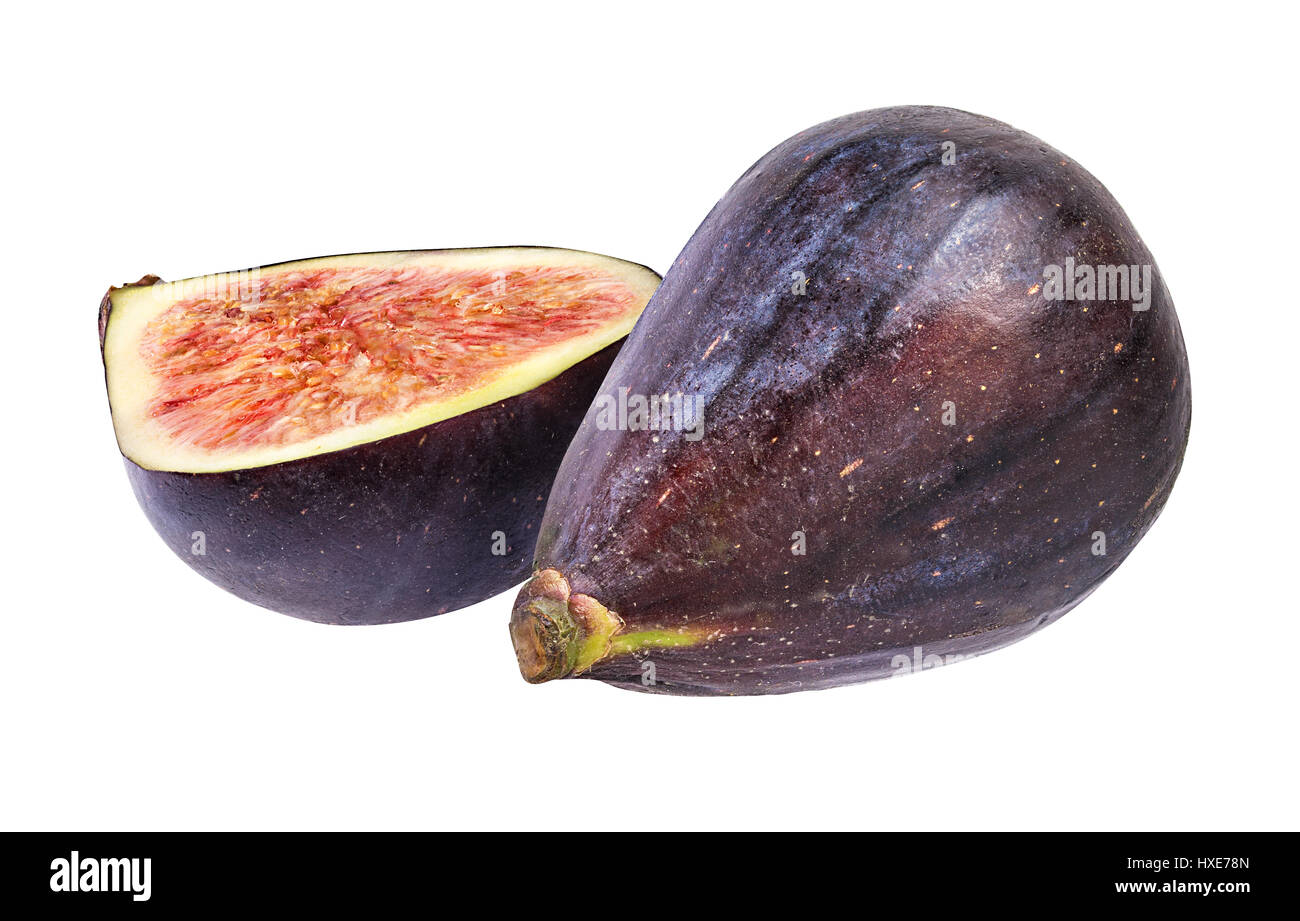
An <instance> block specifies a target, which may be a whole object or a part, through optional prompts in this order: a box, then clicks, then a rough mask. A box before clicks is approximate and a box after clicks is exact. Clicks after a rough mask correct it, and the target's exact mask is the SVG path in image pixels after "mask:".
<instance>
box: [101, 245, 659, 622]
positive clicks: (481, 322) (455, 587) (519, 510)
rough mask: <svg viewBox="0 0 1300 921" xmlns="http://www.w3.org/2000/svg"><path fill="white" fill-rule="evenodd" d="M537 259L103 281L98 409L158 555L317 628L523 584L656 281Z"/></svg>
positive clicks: (437, 258) (442, 258) (519, 254)
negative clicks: (553, 501)
mask: <svg viewBox="0 0 1300 921" xmlns="http://www.w3.org/2000/svg"><path fill="white" fill-rule="evenodd" d="M658 282H659V278H658V276H657V275H656V274H655V273H654V272H652V271H651V270H649V269H647V268H645V267H644V266H640V265H636V264H633V263H629V262H624V261H622V260H617V259H612V258H609V257H606V256H600V255H595V254H592V253H584V252H577V251H572V250H563V249H550V248H541V247H497V248H486V249H459V250H426V251H416V252H389V253H364V254H355V255H345V256H330V257H324V258H319V259H308V260H303V261H298V262H288V263H281V264H279V265H273V266H267V267H262V268H257V269H250V270H246V271H241V272H231V273H225V274H221V275H209V276H204V277H199V278H191V279H186V280H184V281H178V282H162V281H160V280H158V279H157V278H154V277H152V276H149V277H146V278H144V279H142V280H141V281H140V282H138V283H136V284H133V285H126V286H124V287H120V288H113V289H111V290H110V291H109V292H108V294H107V295H106V296H105V297H104V300H103V303H102V305H101V307H100V318H99V328H100V344H101V348H102V351H103V358H104V367H105V374H106V378H107V384H108V395H109V403H110V406H111V409H112V414H113V425H114V429H115V430H116V433H117V440H118V445H119V447H120V449H121V452H122V454H123V456H124V458H125V460H126V468H127V473H128V475H129V477H130V480H131V484H132V486H133V488H134V490H135V493H136V496H137V498H138V499H139V500H140V504H141V505H142V507H143V508H144V510H145V513H146V514H147V515H148V517H149V519H150V521H151V522H152V523H153V525H154V527H155V528H156V529H157V530H158V532H159V534H160V535H162V537H163V539H164V540H165V541H166V542H167V543H168V545H169V546H171V548H172V549H173V550H174V551H175V552H176V553H177V554H178V555H179V556H180V557H181V558H182V559H184V560H185V561H186V562H187V563H189V564H190V565H191V566H193V567H194V568H195V569H197V570H198V571H199V572H200V573H202V574H203V575H204V576H206V577H207V578H209V579H211V580H212V581H213V582H215V583H217V584H218V585H220V586H222V587H223V588H226V589H228V590H229V591H231V592H233V593H235V594H236V595H239V596H240V597H242V598H245V599H247V600H248V601H252V602H254V603H255V604H259V605H262V606H263V607H267V608H271V609H273V610H276V611H280V612H282V613H285V614H290V615H293V616H295V617H301V618H305V619H308V620H314V621H320V622H325V623H346V624H372V623H389V622H394V621H403V620H411V619H414V618H418V617H425V616H429V615H433V614H440V613H444V612H446V611H449V610H452V609H455V608H460V607H465V606H468V605H470V604H473V603H475V602H477V601H480V600H482V599H484V598H487V597H490V596H491V595H494V594H497V593H499V592H501V591H503V590H505V589H506V588H509V587H510V586H511V585H513V584H515V583H517V582H518V581H520V580H521V579H522V578H524V576H525V575H526V574H527V571H528V566H529V560H530V557H531V554H532V550H533V544H534V541H535V538H536V533H537V525H538V522H539V520H540V518H541V513H542V509H543V508H544V506H545V501H546V496H547V493H548V491H549V489H550V484H551V481H552V479H553V477H554V474H555V470H556V468H557V467H558V466H559V463H560V460H561V458H562V457H563V455H564V451H565V448H566V447H567V445H568V443H569V439H570V437H571V436H572V434H573V432H574V431H575V430H576V428H577V426H578V423H579V422H580V420H581V418H582V415H583V413H584V412H585V410H586V407H587V405H588V404H589V402H590V401H591V398H592V396H593V395H594V394H595V392H596V390H597V388H598V387H599V385H600V382H601V380H602V379H603V377H604V375H605V372H606V370H608V367H609V365H610V363H611V362H612V361H613V358H614V356H615V355H616V354H617V352H618V346H619V343H620V341H621V340H622V339H623V337H624V336H626V335H627V333H628V331H629V330H630V329H631V328H632V325H633V323H635V321H636V318H637V316H638V315H639V314H640V312H641V310H642V308H644V306H645V304H646V302H647V301H648V300H649V297H650V295H651V294H652V293H653V292H654V290H655V288H656V286H657V285H658Z"/></svg>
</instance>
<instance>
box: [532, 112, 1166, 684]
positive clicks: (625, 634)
mask: <svg viewBox="0 0 1300 921" xmlns="http://www.w3.org/2000/svg"><path fill="white" fill-rule="evenodd" d="M945 142H952V144H953V145H954V147H953V148H947V147H945ZM945 153H951V154H955V162H949V163H945V162H944V159H945V156H944V155H945ZM1068 257H1073V258H1074V259H1075V261H1076V262H1078V263H1080V264H1088V265H1094V266H1095V265H1125V266H1129V265H1137V266H1144V265H1149V266H1150V267H1151V275H1150V278H1151V290H1150V302H1149V309H1147V310H1145V311H1135V310H1134V309H1133V304H1132V303H1131V299H1130V300H1122V301H1107V300H1091V301H1062V300H1054V301H1048V300H1046V299H1045V298H1044V293H1045V292H1044V289H1043V285H1044V278H1045V276H1044V268H1045V266H1049V265H1058V266H1063V265H1065V261H1066V259H1067V258H1068ZM795 273H802V276H800V275H796V274H795ZM801 277H802V279H804V280H805V281H803V282H802V284H801V282H800V278H801ZM792 280H793V283H792ZM801 287H802V290H799V289H800V288H801ZM620 388H628V391H629V392H630V393H631V394H643V395H649V394H662V393H670V394H675V393H683V394H686V395H696V396H698V397H700V398H701V399H702V401H703V426H704V428H703V437H702V438H699V439H698V440H696V439H695V438H693V437H687V436H688V433H687V432H685V431H673V430H668V431H664V430H660V431H618V430H605V429H602V427H601V426H599V425H598V424H597V421H596V420H597V412H598V405H597V404H593V406H592V408H591V410H589V412H588V415H587V417H586V419H585V420H584V421H583V424H582V426H581V428H580V429H579V431H578V434H577V436H576V437H575V439H574V441H573V444H572V445H571V446H570V448H569V451H568V454H567V455H566V457H565V459H564V462H563V464H562V465H561V467H560V471H559V474H558V476H557V479H556V483H555V486H554V489H553V491H552V493H551V497H550V500H549V502H548V505H547V510H546V515H545V518H544V519H543V523H542V530H541V535H540V537H539V541H538V545H537V551H536V557H535V568H536V569H537V570H539V571H540V573H539V575H538V576H537V578H538V579H543V580H544V581H545V583H546V585H547V586H548V588H547V591H548V593H549V596H548V597H549V599H557V598H558V599H563V598H565V597H569V596H573V597H579V596H580V597H582V598H584V599H594V600H595V602H598V603H599V604H600V605H602V606H603V609H608V612H609V614H608V617H607V618H606V620H604V621H602V628H601V629H602V630H603V631H605V632H607V633H609V634H610V636H609V639H608V642H607V643H605V645H604V647H603V651H602V652H601V654H600V655H598V656H595V658H594V661H592V659H593V656H592V655H591V653H590V652H589V651H586V652H584V653H583V654H582V655H581V656H579V655H578V654H577V652H575V650H577V649H578V648H579V643H580V642H581V641H583V640H585V639H588V638H587V637H585V636H584V635H583V632H582V619H581V618H576V617H572V616H569V615H568V614H566V613H565V609H564V606H563V604H562V603H557V602H556V601H554V600H547V602H546V603H547V607H545V608H544V609H543V608H541V607H539V601H538V600H537V595H538V592H537V591H536V590H535V589H533V588H532V587H529V586H526V587H525V589H524V591H523V592H521V594H520V596H519V599H518V600H517V602H516V606H515V610H514V613H513V616H512V623H511V633H512V636H513V637H514V640H515V644H516V648H517V652H518V653H519V658H520V665H521V671H523V673H524V677H525V678H527V679H529V680H532V681H542V680H549V679H550V678H552V677H558V676H580V677H590V678H595V679H598V680H601V681H605V682H608V683H611V684H614V685H617V686H620V687H625V688H630V689H635V690H641V691H649V692H655V693H671V694H695V695H718V694H766V693H786V692H791V691H798V690H805V689H816V688H827V687H833V686H838V685H844V684H850V683H854V682H860V681H865V680H870V679H874V678H881V677H888V676H891V675H894V674H898V673H899V671H900V669H901V670H906V671H911V670H916V669H920V668H921V667H923V665H927V664H931V663H933V662H935V661H952V657H954V656H960V657H964V656H971V655H975V654H979V653H983V652H986V651H989V650H992V649H996V648H998V647H1000V646H1005V645H1007V644H1008V643H1011V642H1014V641H1015V640H1018V639H1021V638H1023V637H1025V636H1027V635H1028V634H1029V633H1031V632H1033V631H1035V630H1037V629H1039V628H1041V627H1043V626H1044V625H1046V624H1048V623H1051V622H1052V621H1054V620H1056V619H1057V618H1059V617H1060V616H1061V615H1063V614H1064V613H1065V612H1066V611H1068V610H1070V609H1071V608H1072V607H1074V606H1075V605H1076V604H1078V603H1079V602H1080V601H1081V600H1082V599H1083V598H1084V597H1086V596H1087V595H1088V594H1089V593H1090V592H1091V591H1093V590H1094V589H1095V588H1096V587H1097V585H1098V584H1099V583H1100V582H1101V581H1102V580H1104V579H1105V578H1106V577H1107V576H1108V575H1109V574H1110V573H1111V572H1113V571H1114V570H1115V568H1116V567H1117V566H1118V565H1119V564H1120V563H1121V562H1122V561H1123V560H1124V558H1125V557H1126V556H1127V555H1128V554H1129V553H1130V552H1131V551H1132V549H1133V547H1134V546H1135V545H1136V544H1137V542H1138V540H1139V539H1140V538H1141V537H1142V535H1143V534H1145V533H1146V531H1147V530H1148V529H1149V528H1150V526H1151V524H1152V522H1153V521H1154V520H1155V518H1156V516H1157V515H1158V514H1159V513H1160V510H1161V508H1162V507H1163V506H1164V503H1165V501H1166V499H1167V498H1168V496H1169V491H1170V489H1171V487H1172V485H1173V482H1174V479H1175V477H1176V476H1177V473H1178V469H1179V467H1180V465H1181V462H1182V457H1183V452H1184V450H1185V447H1186V443H1187V436H1188V430H1189V426H1190V420H1191V391H1190V383H1189V378H1188V364H1187V355H1186V350H1185V347H1184V344H1183V339H1182V333H1181V330H1180V328H1179V323H1178V319H1177V316H1176V315H1175V313H1174V308H1173V302H1172V300H1171V298H1170V295H1169V292H1168V290H1167V288H1166V287H1165V284H1164V281H1163V280H1162V279H1161V277H1160V273H1159V271H1158V270H1157V269H1156V267H1155V262H1154V260H1153V259H1152V257H1151V254H1150V252H1149V251H1148V250H1147V248H1146V246H1145V245H1144V244H1143V243H1142V241H1141V239H1140V238H1139V237H1138V235H1137V233H1136V231H1135V230H1134V229H1133V227H1132V225H1131V224H1130V222H1129V220H1128V218H1127V217H1126V216H1125V214H1124V212H1123V211H1122V210H1121V209H1120V207H1119V205H1118V204H1117V203H1116V202H1115V200H1114V199H1113V198H1112V197H1111V195H1110V194H1109V193H1108V192H1107V191H1106V189H1105V188H1104V187H1103V186H1102V185H1101V184H1100V183H1099V182H1098V181H1097V180H1096V179H1094V178H1093V177H1092V176H1091V175H1090V174H1088V173H1087V172H1086V171H1084V170H1083V169H1082V168H1081V167H1079V166H1078V165H1077V164H1075V163H1073V162H1072V161H1070V160H1069V159H1068V158H1067V157H1065V156H1064V155H1063V154H1061V153H1059V152H1058V151H1056V150H1053V149H1052V148H1050V147H1048V146H1047V145H1046V144H1044V143H1043V142H1042V141H1040V140H1038V139H1037V138H1034V137H1032V136H1030V135H1028V134H1025V133H1024V132H1021V131H1018V130H1016V129H1014V128H1012V127H1010V126H1008V125H1005V124H1003V123H1001V122H997V121H993V120H992V119H988V118H984V117H982V116H978V115H973V114H971V113H967V112H961V111H957V110H953V109H944V108H934V107H902V108H891V109H878V110H874V111H869V112H862V113H858V114H855V115H849V116H846V117H843V118H839V119H836V120H834V121H830V122H827V123H825V124H822V125H819V126H816V127H814V128H811V129H809V130H807V131H804V132H802V133H801V134H799V135H796V136H795V137H793V138H791V139H789V140H788V141H786V142H784V143H783V144H781V145H780V146H778V147H777V148H775V149H774V150H773V151H772V152H770V153H769V154H768V155H767V156H765V157H763V158H762V159H761V160H760V161H759V162H758V163H756V164H755V165H754V166H753V167H752V168H751V169H750V170H749V171H748V172H746V173H745V174H744V176H742V177H741V178H740V180H739V181H738V182H737V183H736V184H735V185H734V186H733V187H732V189H731V190H730V191H729V192H728V193H727V195H726V196H725V197H724V198H723V199H722V200H721V201H720V202H719V203H718V205H717V206H716V207H715V208H714V209H713V211H712V212H711V213H710V214H709V216H708V217H707V218H706V219H705V221H704V223H703V224H702V225H701V226H700V228H699V229H698V230H697V231H696V233H695V235H694V236H693V237H692V238H691V240H690V242H689V243H688V244H687V246H686V248H685V250H684V251H683V252H682V253H681V255H680V256H679V258H678V259H677V261H676V262H675V264H674V265H673V267H672V268H671V269H670V270H669V272H668V274H667V275H666V276H665V278H664V281H663V283H662V285H661V286H660V288H659V290H658V291H657V292H656V293H655V295H654V297H653V298H652V299H651V301H650V303H649V305H648V307H647V308H646V310H645V312H644V313H643V314H642V316H641V319H640V320H639V321H638V323H637V325H636V328H635V329H634V330H633V332H632V334H631V335H630V336H629V338H628V340H627V343H626V344H625V346H624V348H623V350H622V352H621V353H620V355H619V356H618V358H617V359H616V361H615V362H614V365H613V367H612V368H611V369H610V372H609V375H608V377H607V378H606V380H605V383H604V385H603V386H602V387H601V393H602V395H608V396H611V397H616V395H617V394H618V393H619V391H620ZM949 409H951V413H947V417H948V418H950V419H952V420H953V422H954V424H951V425H949V424H945V416H946V411H947V410H949ZM1099 532H1100V534H1101V535H1104V541H1105V546H1104V551H1105V552H1104V554H1101V553H1098V552H1096V551H1097V549H1098V546H1099V545H1098V537H1097V535H1098V533H1099ZM800 535H802V537H801V536H800ZM801 544H802V545H803V549H804V550H805V552H804V553H802V554H801V553H798V552H796V551H797V550H798V549H799V548H800V545H801ZM588 645H590V644H589V643H588ZM584 649H585V647H584ZM566 650H567V651H566ZM935 656H938V657H940V658H939V659H938V660H936V659H934V658H933V657H935Z"/></svg>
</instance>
